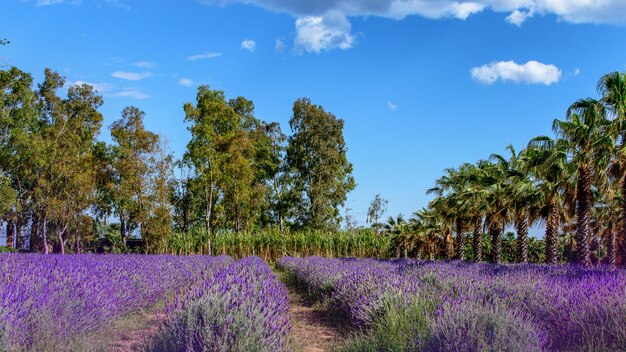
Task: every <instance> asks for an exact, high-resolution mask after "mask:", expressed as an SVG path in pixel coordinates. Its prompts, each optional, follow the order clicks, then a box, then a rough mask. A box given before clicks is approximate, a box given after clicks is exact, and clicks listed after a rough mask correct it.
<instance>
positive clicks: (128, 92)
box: [111, 89, 150, 100]
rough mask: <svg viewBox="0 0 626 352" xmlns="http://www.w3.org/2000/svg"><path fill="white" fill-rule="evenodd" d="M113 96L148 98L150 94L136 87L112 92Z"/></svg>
mask: <svg viewBox="0 0 626 352" xmlns="http://www.w3.org/2000/svg"><path fill="white" fill-rule="evenodd" d="M111 96H112V97H123V98H126V97H128V98H135V99H140V100H141V99H148V98H150V96H149V95H148V94H146V93H144V92H142V91H139V90H136V89H125V90H122V91H119V92H116V93H113V94H111Z"/></svg>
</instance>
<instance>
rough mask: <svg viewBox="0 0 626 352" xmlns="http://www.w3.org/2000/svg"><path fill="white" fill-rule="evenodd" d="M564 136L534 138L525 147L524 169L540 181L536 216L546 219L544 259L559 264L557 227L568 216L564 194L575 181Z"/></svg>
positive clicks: (535, 209)
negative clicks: (555, 138)
mask: <svg viewBox="0 0 626 352" xmlns="http://www.w3.org/2000/svg"><path fill="white" fill-rule="evenodd" d="M566 144H567V143H566V142H565V141H564V140H556V141H555V140H553V139H551V138H549V137H536V138H533V139H532V140H531V141H530V143H529V144H528V147H527V148H526V149H525V151H524V155H523V156H522V158H523V159H524V169H525V170H527V172H528V173H529V175H530V177H531V178H532V179H533V180H535V181H536V182H537V185H538V188H539V189H538V190H539V192H538V196H539V199H537V202H538V204H537V207H536V208H534V209H533V210H534V211H533V213H536V214H537V215H536V216H535V217H542V218H544V220H545V223H546V232H545V262H546V263H547V264H556V263H557V261H558V258H559V253H558V248H559V244H558V229H559V224H560V223H561V219H564V218H565V214H563V213H564V209H565V197H564V195H565V194H568V193H573V192H572V189H573V188H574V187H572V184H575V182H574V180H573V177H572V176H573V175H575V172H570V171H571V170H570V169H571V167H572V164H569V163H568V160H567V148H566Z"/></svg>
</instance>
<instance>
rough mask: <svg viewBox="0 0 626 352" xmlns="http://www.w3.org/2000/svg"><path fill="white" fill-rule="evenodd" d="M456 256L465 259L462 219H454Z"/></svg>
mask: <svg viewBox="0 0 626 352" xmlns="http://www.w3.org/2000/svg"><path fill="white" fill-rule="evenodd" d="M456 257H457V258H458V259H459V260H465V234H464V233H463V221H462V220H461V219H460V218H459V219H456Z"/></svg>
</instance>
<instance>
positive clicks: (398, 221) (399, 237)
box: [383, 214, 410, 258]
mask: <svg viewBox="0 0 626 352" xmlns="http://www.w3.org/2000/svg"><path fill="white" fill-rule="evenodd" d="M383 233H385V234H387V235H388V236H390V237H391V238H392V239H393V242H394V243H395V247H396V256H397V257H400V253H401V252H403V254H404V258H408V257H409V244H410V241H409V239H410V233H409V223H407V222H406V221H405V220H404V216H403V215H402V214H398V216H396V218H394V217H393V216H390V217H389V218H388V219H387V223H386V224H384V225H383Z"/></svg>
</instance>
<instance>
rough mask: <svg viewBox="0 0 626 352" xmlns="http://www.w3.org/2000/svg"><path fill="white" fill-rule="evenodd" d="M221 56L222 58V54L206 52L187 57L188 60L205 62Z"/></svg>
mask: <svg viewBox="0 0 626 352" xmlns="http://www.w3.org/2000/svg"><path fill="white" fill-rule="evenodd" d="M220 56H222V53H212V52H206V53H202V54H197V55H191V56H187V60H189V61H198V60H204V59H213V58H216V57H220Z"/></svg>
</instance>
